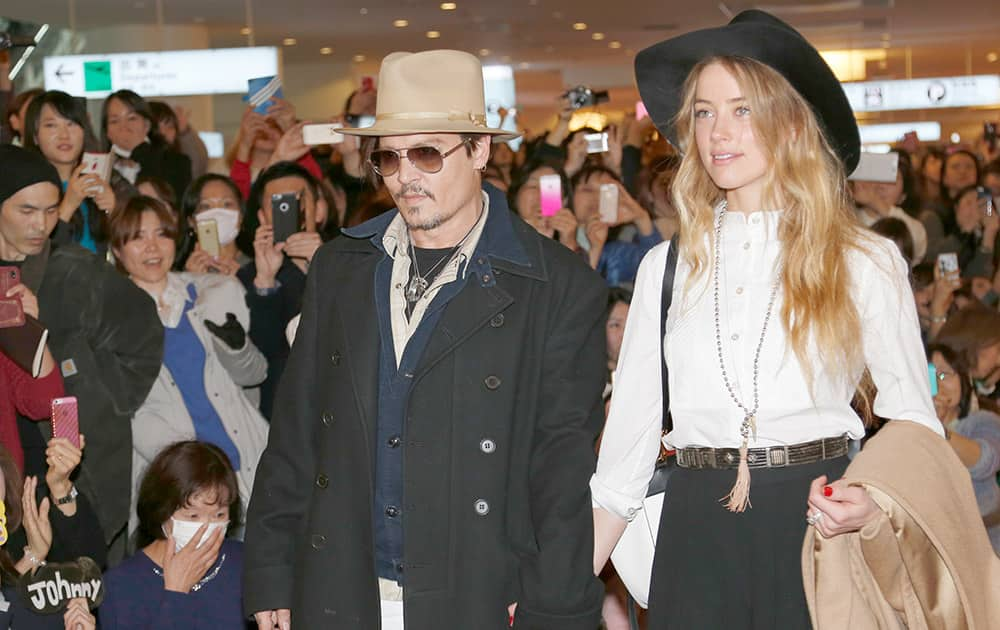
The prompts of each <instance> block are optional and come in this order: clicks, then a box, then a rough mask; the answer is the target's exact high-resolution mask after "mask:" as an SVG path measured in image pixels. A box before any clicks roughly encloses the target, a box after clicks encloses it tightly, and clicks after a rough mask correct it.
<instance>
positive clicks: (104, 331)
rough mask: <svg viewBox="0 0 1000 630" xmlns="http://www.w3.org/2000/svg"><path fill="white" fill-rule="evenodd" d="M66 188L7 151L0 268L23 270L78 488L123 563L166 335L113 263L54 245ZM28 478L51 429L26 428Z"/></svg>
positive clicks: (34, 159)
mask: <svg viewBox="0 0 1000 630" xmlns="http://www.w3.org/2000/svg"><path fill="white" fill-rule="evenodd" d="M61 190H62V187H61V185H60V181H59V175H58V173H56V171H55V168H54V167H53V166H52V165H51V164H49V162H48V161H47V160H46V159H45V158H44V157H42V156H41V154H38V153H35V152H30V151H26V150H24V149H21V148H19V147H14V146H10V145H8V146H0V247H2V251H4V252H5V254H4V257H5V258H6V260H2V261H0V265H7V266H16V267H19V268H20V269H21V281H22V282H23V283H24V285H25V286H27V287H28V289H30V290H31V291H32V292H33V293H34V294H35V295H36V296H37V297H38V305H39V312H40V319H41V321H42V323H43V324H45V326H46V327H47V328H48V330H49V341H48V343H49V349H50V350H51V351H52V355H53V357H54V358H55V360H56V362H57V363H58V364H59V367H60V369H61V370H62V375H63V380H64V382H65V385H66V393H67V395H69V396H76V398H77V400H78V405H79V422H80V432H81V433H83V434H85V435H86V436H87V454H86V457H84V459H83V462H82V464H81V466H80V472H79V476H78V477H77V478H76V480H75V483H76V488H75V490H78V491H79V492H83V493H85V494H86V495H87V497H88V499H90V502H91V504H92V505H93V506H94V508H95V510H96V511H97V516H98V520H99V521H100V523H101V528H102V529H103V530H104V538H105V543H107V544H108V545H109V547H110V550H109V562H111V563H114V562H115V561H116V560H120V559H121V558H122V557H123V552H124V549H125V540H124V531H125V527H126V524H127V523H128V516H129V496H130V491H131V488H130V479H131V475H130V471H131V465H132V426H131V419H132V415H133V414H134V413H135V411H136V409H138V408H139V406H140V405H142V403H143V401H144V400H145V399H146V395H147V394H148V393H149V390H150V388H151V387H152V385H153V382H154V381H155V380H156V377H157V375H158V374H159V372H160V365H161V362H162V358H163V327H162V325H161V324H160V318H159V317H158V316H157V314H156V305H155V304H154V303H153V301H152V300H150V299H149V296H148V295H146V294H145V293H144V292H143V291H142V290H141V289H139V288H138V287H136V286H135V285H134V284H133V283H132V282H129V280H128V278H126V277H125V276H124V275H122V274H120V273H118V272H117V271H115V269H114V268H113V267H111V266H110V265H108V264H107V263H106V262H105V261H103V260H101V259H100V258H98V257H96V256H94V255H93V254H91V253H90V252H89V251H87V250H85V249H83V248H82V247H79V246H77V245H74V244H66V245H59V246H56V245H54V244H53V243H51V242H50V241H49V235H50V234H51V232H52V230H53V228H54V227H55V225H56V221H57V220H58V218H59V213H58V206H59V199H60V194H61V192H60V191H61ZM18 428H19V432H20V434H21V441H22V443H23V445H24V455H25V471H24V472H25V474H27V475H39V476H41V475H44V474H45V470H46V463H45V447H46V440H47V437H48V435H49V433H50V427H49V423H47V422H41V423H32V422H29V421H27V420H24V419H21V420H19V427H18Z"/></svg>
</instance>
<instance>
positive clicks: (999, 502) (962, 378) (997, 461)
mask: <svg viewBox="0 0 1000 630" xmlns="http://www.w3.org/2000/svg"><path fill="white" fill-rule="evenodd" d="M927 360H928V361H929V362H930V363H931V365H933V366H934V369H935V373H936V377H937V395H935V396H934V410H935V411H937V416H938V419H939V420H940V421H941V424H943V425H944V427H945V436H946V439H947V440H948V443H949V444H950V445H951V447H952V448H953V449H954V450H955V454H956V455H958V458H959V459H960V460H962V463H963V464H965V466H966V468H968V469H969V475H970V476H971V477H972V485H973V487H974V489H975V491H976V502H977V503H978V504H979V512H980V514H982V516H983V521H984V522H985V524H986V528H987V531H988V532H989V535H990V542H991V543H992V544H993V550H994V551H996V552H997V553H998V554H1000V487H998V486H997V472H1000V416H998V415H997V414H996V413H995V411H996V409H995V407H992V404H991V405H990V407H991V410H990V411H987V410H985V409H981V408H980V402H979V400H978V398H977V396H976V391H975V386H974V384H973V382H972V378H971V377H970V376H969V371H968V366H967V365H966V364H965V362H964V361H963V360H962V355H961V353H959V352H956V351H955V350H954V349H952V348H951V347H950V346H947V345H945V344H941V343H935V344H932V345H931V346H930V347H928V348H927Z"/></svg>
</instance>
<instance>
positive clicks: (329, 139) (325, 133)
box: [302, 123, 344, 145]
mask: <svg viewBox="0 0 1000 630" xmlns="http://www.w3.org/2000/svg"><path fill="white" fill-rule="evenodd" d="M340 127H343V125H340V124H337V123H322V124H315V125H305V126H303V127H302V142H304V143H305V144H308V145H316V144H340V143H341V142H343V141H344V134H342V133H337V132H336V131H334V130H335V129H338V128H340Z"/></svg>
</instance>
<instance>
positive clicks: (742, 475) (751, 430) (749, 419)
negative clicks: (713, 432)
mask: <svg viewBox="0 0 1000 630" xmlns="http://www.w3.org/2000/svg"><path fill="white" fill-rule="evenodd" d="M727 210H728V204H727V203H726V202H722V211H721V212H720V213H719V216H718V218H717V219H716V220H715V257H714V258H715V260H714V264H713V267H712V282H713V288H714V297H715V345H716V350H717V351H718V354H719V367H720V368H721V369H722V382H723V383H724V384H725V386H726V390H727V391H728V392H729V396H730V397H731V398H732V399H733V402H735V403H736V406H737V407H739V408H740V409H741V410H742V411H743V422H742V423H741V424H740V436H741V437H742V438H743V442H742V444H741V445H740V463H739V468H738V472H737V474H736V485H734V486H733V489H732V491H731V492H730V493H729V494H728V495H727V496H725V497H723V500H724V501H726V508H727V509H728V510H729V511H731V512H742V511H744V510H745V509H746V507H747V506H748V505H749V504H750V467H749V464H748V462H747V451H748V444H749V440H750V436H751V434H752V435H753V439H754V441H756V440H757V410H758V409H759V408H760V390H759V388H758V381H759V377H760V351H761V349H762V348H763V347H764V337H765V335H766V334H767V325H768V323H769V322H770V321H771V313H772V311H773V310H774V302H775V299H776V298H777V296H778V288H779V287H780V286H781V269H780V268H779V269H778V277H777V279H776V280H775V281H774V286H773V287H772V288H771V298H770V299H769V300H768V303H767V312H766V314H765V315H764V326H763V327H762V328H761V331H760V340H759V341H758V342H757V350H756V351H755V352H754V356H753V409H748V408H747V406H746V405H745V404H744V403H743V401H741V400H740V399H739V397H737V396H736V392H735V391H734V390H733V386H732V383H730V382H729V374H728V373H727V372H726V361H725V359H724V358H723V352H722V328H721V325H720V323H719V322H720V319H721V316H720V310H721V309H720V308H719V269H720V267H722V219H723V217H725V216H726V212H727Z"/></svg>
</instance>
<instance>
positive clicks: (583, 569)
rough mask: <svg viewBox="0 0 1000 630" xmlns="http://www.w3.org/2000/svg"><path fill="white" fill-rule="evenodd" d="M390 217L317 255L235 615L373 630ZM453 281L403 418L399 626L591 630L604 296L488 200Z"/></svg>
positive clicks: (257, 492) (258, 493)
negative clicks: (382, 322)
mask: <svg viewBox="0 0 1000 630" xmlns="http://www.w3.org/2000/svg"><path fill="white" fill-rule="evenodd" d="M395 216H396V212H395V211H393V212H390V213H386V214H384V215H382V216H380V217H377V218H375V219H373V220H372V221H369V222H368V223H366V224H364V225H362V226H359V227H358V228H355V229H354V230H352V231H348V232H347V233H346V235H345V236H344V237H342V238H337V239H335V240H334V241H331V242H330V243H327V244H326V245H324V246H323V247H322V248H321V249H320V250H319V251H318V252H317V254H316V256H315V258H314V261H313V263H312V268H311V269H310V273H309V278H308V280H307V288H306V294H305V299H304V305H303V312H302V320H301V324H300V326H299V329H298V333H297V336H296V339H295V343H294V346H293V348H292V352H291V356H290V358H289V362H288V366H287V368H286V371H285V374H284V376H283V378H282V382H281V385H280V387H279V391H278V397H277V400H276V404H275V408H274V417H273V418H272V422H271V432H270V436H269V443H268V446H267V449H266V450H265V452H264V454H263V456H262V458H261V461H260V467H259V468H258V471H257V478H256V482H255V486H254V491H253V495H252V497H251V503H250V508H249V514H248V523H247V534H246V563H245V571H244V607H245V609H246V611H247V613H248V614H252V613H253V612H255V611H260V610H272V609H280V608H290V609H291V610H292V627H293V628H300V629H301V628H308V629H312V628H324V629H330V630H335V629H341V628H343V629H348V628H349V629H351V630H356V629H366V630H367V629H375V628H379V627H380V612H379V591H378V586H377V579H376V578H377V576H376V572H375V556H374V541H373V525H372V519H373V516H372V513H373V506H372V501H373V477H374V465H375V449H376V448H378V446H379V445H377V444H375V443H374V441H375V436H376V417H377V410H378V400H377V393H378V364H379V343H380V342H379V333H378V317H377V315H376V312H375V299H374V290H375V288H374V287H375V283H374V274H375V269H376V265H377V264H378V263H379V261H381V260H383V258H384V257H386V256H388V254H387V253H386V252H385V251H384V250H383V249H382V247H381V242H382V241H381V239H382V235H383V234H384V232H385V230H386V227H387V226H388V224H389V222H390V221H391V220H392V218H393V217H395ZM389 262H391V261H389ZM459 281H462V280H461V279H460V280H459ZM464 282H465V286H464V287H463V289H462V290H461V291H460V292H459V293H458V294H457V295H456V296H455V297H454V298H453V299H452V300H451V301H450V302H449V303H448V305H447V306H446V308H445V311H444V313H443V315H442V316H441V319H440V320H439V322H438V323H437V326H436V327H435V329H434V332H433V334H432V336H431V338H430V340H429V342H428V345H427V347H426V349H425V350H424V352H423V354H422V358H421V360H420V362H419V367H418V368H417V370H415V372H414V373H413V374H412V378H413V387H412V390H411V394H410V398H409V401H408V405H407V412H406V416H405V421H404V427H405V428H404V433H403V436H402V439H403V448H404V449H405V450H404V452H403V480H402V483H403V499H404V505H403V512H404V514H405V515H406V516H405V520H404V521H403V549H404V569H403V572H404V614H405V623H406V627H407V630H425V629H426V630H430V629H432V628H433V629H435V630H442V629H475V630H492V629H495V630H500V629H501V628H507V627H508V613H507V606H508V604H509V603H511V602H518V608H517V614H516V619H515V628H539V629H540V628H546V629H548V630H552V629H556V630H558V629H562V628H565V629H567V630H568V629H570V628H572V629H573V630H589V629H592V628H596V627H597V625H598V624H599V621H600V608H601V601H602V596H603V588H602V586H601V583H600V582H599V581H598V580H597V579H596V578H595V577H594V575H593V568H592V562H593V561H592V557H593V524H592V518H593V517H592V508H591V499H590V493H589V489H588V482H589V478H590V475H591V473H592V471H593V469H594V462H595V454H594V440H595V438H596V436H597V433H598V432H599V431H600V429H601V427H602V425H603V419H604V415H603V408H602V406H601V393H602V390H603V387H604V382H605V376H606V357H605V352H606V351H605V333H604V322H605V309H606V299H607V297H606V289H605V286H604V283H603V282H602V280H601V279H600V277H599V276H597V275H596V274H595V273H594V272H593V271H592V270H590V269H589V268H588V267H587V266H586V264H585V263H584V262H583V261H582V260H581V259H580V258H579V257H577V256H574V255H573V254H572V253H571V252H569V251H568V250H567V249H565V248H564V247H563V246H561V245H559V244H558V243H556V242H554V241H552V240H550V239H546V238H543V237H542V236H540V235H539V234H538V233H537V232H535V230H533V229H532V228H531V227H529V226H528V225H527V224H525V223H524V222H523V221H521V220H520V219H519V218H517V217H516V216H515V215H514V214H513V213H511V212H510V211H509V210H508V208H507V204H506V201H505V199H504V198H503V196H502V194H501V193H499V191H496V189H492V192H491V194H490V205H489V213H488V216H487V220H486V225H485V228H484V231H483V235H482V237H481V238H480V241H479V244H478V245H477V248H476V253H475V254H474V255H473V256H472V258H471V259H470V260H469V261H468V264H467V267H466V273H465V280H464Z"/></svg>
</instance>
